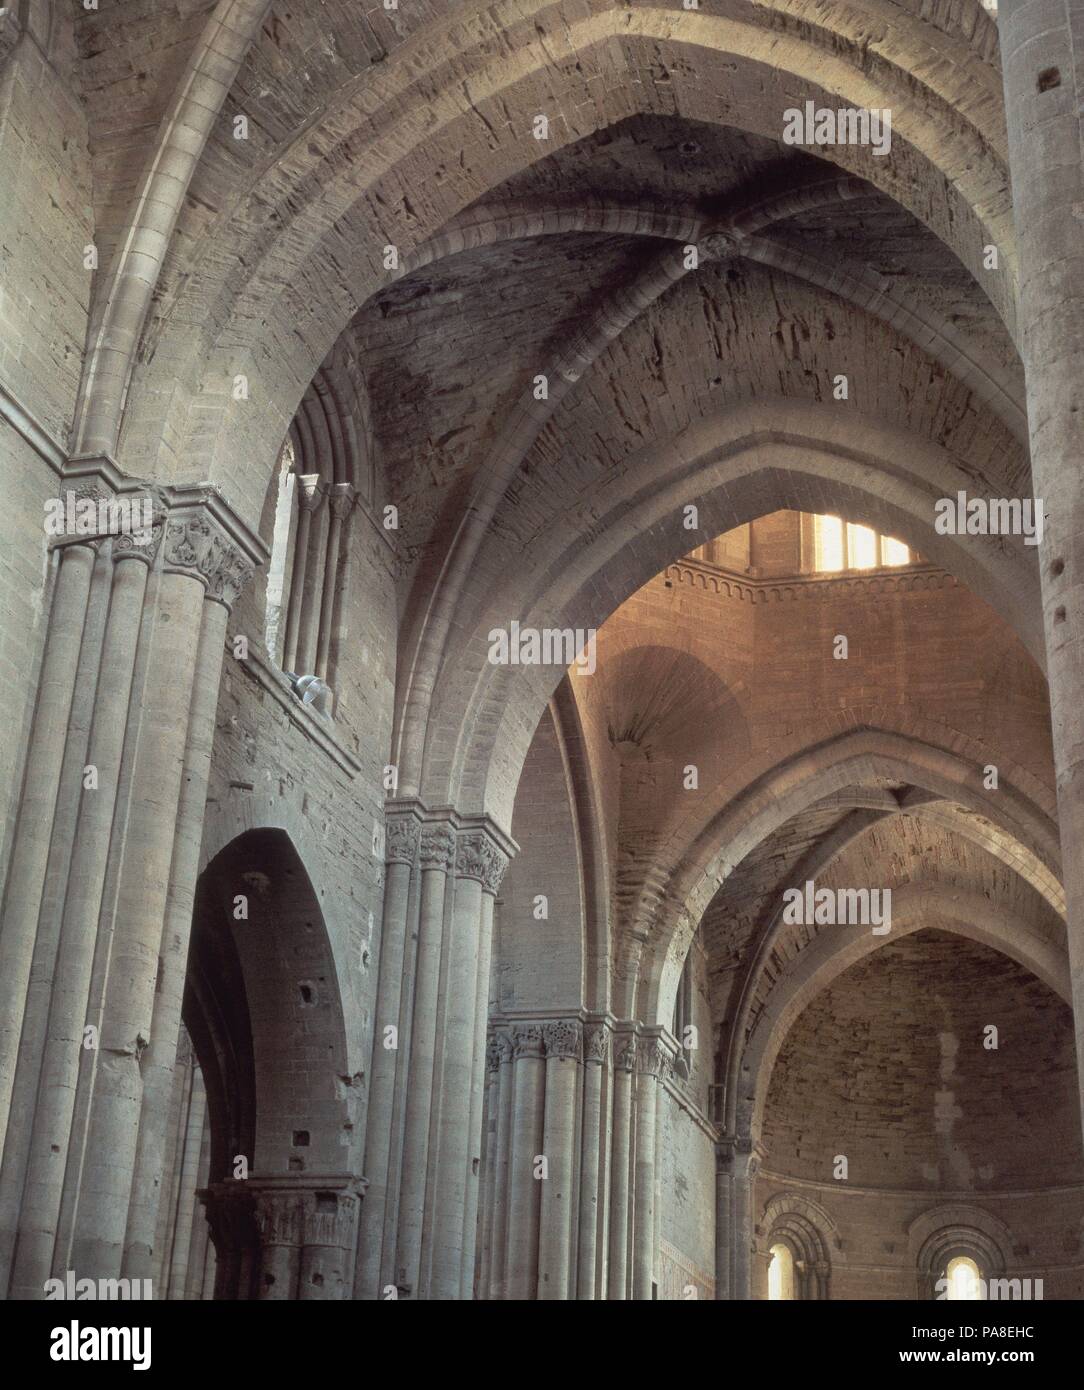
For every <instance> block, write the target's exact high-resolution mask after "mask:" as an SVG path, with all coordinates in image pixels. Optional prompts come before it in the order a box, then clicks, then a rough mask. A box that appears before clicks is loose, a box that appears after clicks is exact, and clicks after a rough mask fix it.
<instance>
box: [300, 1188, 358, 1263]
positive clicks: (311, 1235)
mask: <svg viewBox="0 0 1084 1390" xmlns="http://www.w3.org/2000/svg"><path fill="white" fill-rule="evenodd" d="M358 1207H359V1202H358V1196H357V1193H356V1192H351V1191H349V1190H343V1191H338V1192H336V1191H331V1192H324V1191H320V1190H317V1191H315V1192H307V1193H306V1194H305V1200H304V1202H303V1204H302V1209H303V1220H302V1231H301V1234H302V1240H303V1243H304V1244H305V1245H327V1246H332V1247H335V1248H337V1249H340V1250H346V1249H349V1248H351V1247H352V1246H353V1244H354V1240H355V1232H356V1227H357V1219H358Z"/></svg>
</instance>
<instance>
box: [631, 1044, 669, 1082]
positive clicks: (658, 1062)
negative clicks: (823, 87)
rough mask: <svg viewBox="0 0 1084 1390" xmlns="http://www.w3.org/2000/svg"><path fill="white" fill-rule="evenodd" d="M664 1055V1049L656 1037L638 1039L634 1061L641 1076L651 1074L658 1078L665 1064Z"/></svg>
mask: <svg viewBox="0 0 1084 1390" xmlns="http://www.w3.org/2000/svg"><path fill="white" fill-rule="evenodd" d="M666 1056H667V1054H666V1051H665V1049H664V1048H663V1045H662V1043H661V1041H660V1040H659V1039H658V1038H640V1039H639V1040H638V1042H637V1047H636V1062H637V1066H638V1069H639V1072H640V1075H641V1076H653V1077H654V1078H655V1079H656V1080H658V1078H659V1077H660V1076H661V1075H662V1072H663V1068H664V1066H665V1065H666Z"/></svg>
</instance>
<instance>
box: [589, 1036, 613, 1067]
mask: <svg viewBox="0 0 1084 1390" xmlns="http://www.w3.org/2000/svg"><path fill="white" fill-rule="evenodd" d="M609 1051H610V1030H609V1029H608V1028H605V1027H599V1028H589V1029H588V1030H587V1032H586V1033H584V1036H583V1056H584V1061H585V1062H597V1063H599V1064H600V1065H601V1064H602V1063H604V1062H605V1061H606V1058H607V1056H608V1055H609Z"/></svg>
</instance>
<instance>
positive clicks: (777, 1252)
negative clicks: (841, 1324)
mask: <svg viewBox="0 0 1084 1390" xmlns="http://www.w3.org/2000/svg"><path fill="white" fill-rule="evenodd" d="M834 1229H835V1228H834V1227H833V1225H832V1223H831V1221H830V1220H829V1218H828V1217H827V1215H826V1214H825V1212H824V1211H822V1210H821V1208H820V1207H818V1206H816V1205H815V1204H814V1203H813V1202H810V1201H809V1200H808V1199H806V1198H802V1197H796V1196H792V1195H786V1194H782V1193H780V1194H777V1195H776V1196H774V1197H772V1198H771V1200H770V1201H769V1202H768V1203H767V1204H766V1206H765V1208H764V1218H763V1221H762V1222H760V1223H758V1224H757V1227H756V1234H757V1249H758V1250H759V1251H761V1252H763V1251H765V1250H766V1251H767V1253H768V1297H769V1299H773V1298H785V1299H791V1300H793V1301H794V1302H795V1303H815V1302H826V1301H827V1300H828V1299H829V1298H830V1296H831V1295H830V1292H829V1290H830V1286H831V1278H832V1267H831V1261H830V1259H829V1244H830V1240H831V1237H832V1233H833V1232H834ZM761 1242H763V1243H761ZM759 1296H762V1295H761V1294H758V1297H759Z"/></svg>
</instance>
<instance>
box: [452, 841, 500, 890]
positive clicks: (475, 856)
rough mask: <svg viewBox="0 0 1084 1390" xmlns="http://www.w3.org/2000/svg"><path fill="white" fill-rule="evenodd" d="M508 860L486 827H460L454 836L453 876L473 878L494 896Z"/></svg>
mask: <svg viewBox="0 0 1084 1390" xmlns="http://www.w3.org/2000/svg"><path fill="white" fill-rule="evenodd" d="M508 863H509V856H508V855H507V854H506V853H505V851H504V850H503V849H502V848H501V847H500V846H499V845H498V844H497V841H496V840H495V839H494V837H493V836H492V835H491V834H490V833H489V831H488V830H487V829H476V828H469V829H462V830H460V831H459V833H458V835H457V836H456V842H455V872H456V877H457V878H466V879H474V880H475V881H476V882H478V883H480V884H481V885H482V889H483V891H484V892H486V893H491V894H493V896H494V897H495V896H496V894H497V889H498V888H499V887H500V886H501V880H502V879H503V878H504V873H505V870H506V869H507V868H508Z"/></svg>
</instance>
